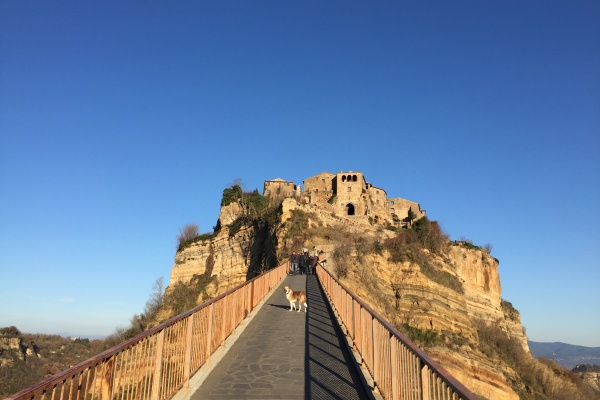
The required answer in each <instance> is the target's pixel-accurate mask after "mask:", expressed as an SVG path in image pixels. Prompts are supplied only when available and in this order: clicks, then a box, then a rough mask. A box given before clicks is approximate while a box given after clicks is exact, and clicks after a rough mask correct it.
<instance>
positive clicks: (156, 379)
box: [150, 329, 165, 400]
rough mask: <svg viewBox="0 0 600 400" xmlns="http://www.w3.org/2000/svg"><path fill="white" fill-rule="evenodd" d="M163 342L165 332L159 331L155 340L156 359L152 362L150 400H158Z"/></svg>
mask: <svg viewBox="0 0 600 400" xmlns="http://www.w3.org/2000/svg"><path fill="white" fill-rule="evenodd" d="M164 342H165V330H164V329H163V330H161V331H160V332H159V333H158V337H157V338H156V359H155V360H154V376H153V378H152V394H151V395H150V398H151V399H152V400H158V399H159V398H160V383H161V381H162V362H163V347H164V346H163V345H164Z"/></svg>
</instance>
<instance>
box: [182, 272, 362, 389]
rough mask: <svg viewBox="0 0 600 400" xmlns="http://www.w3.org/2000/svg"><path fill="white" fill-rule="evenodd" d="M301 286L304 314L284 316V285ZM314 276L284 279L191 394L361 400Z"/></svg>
mask: <svg viewBox="0 0 600 400" xmlns="http://www.w3.org/2000/svg"><path fill="white" fill-rule="evenodd" d="M286 285H287V286H289V287H291V288H292V289H294V290H303V289H304V288H306V293H307V298H308V312H307V313H304V312H300V313H298V312H290V311H288V310H289V302H288V301H287V299H286V298H285V293H284V291H283V287H284V286H286ZM344 340H345V339H344V338H343V336H342V335H341V331H340V328H339V327H338V326H337V323H336V321H335V318H334V316H333V312H332V311H331V308H330V305H329V303H328V302H327V299H326V297H325V294H324V292H323V290H322V288H321V286H320V284H319V282H318V279H317V277H316V276H313V275H309V276H288V277H286V278H285V280H284V281H283V283H282V284H281V285H280V286H279V288H278V289H277V290H276V291H275V293H273V295H272V296H271V297H270V298H269V299H268V300H267V302H266V303H265V306H264V307H263V308H262V309H261V310H260V311H259V312H258V314H257V315H256V316H255V317H254V318H253V319H252V321H250V323H249V324H248V326H247V327H246V329H245V330H244V331H243V332H242V333H241V335H240V337H239V338H238V339H237V341H236V342H235V343H234V344H233V345H232V346H231V348H230V349H229V351H228V352H227V354H226V355H225V357H224V358H223V359H222V360H221V361H220V362H219V363H218V364H217V365H216V366H215V367H214V368H213V370H212V372H211V373H210V374H209V375H208V376H207V378H206V379H205V380H204V382H203V384H202V385H201V386H200V387H199V388H198V390H197V391H196V392H195V393H194V394H193V395H192V397H191V398H192V400H200V399H259V398H260V399H364V398H366V397H367V392H366V390H365V388H364V386H363V384H362V380H361V378H360V375H359V374H358V372H357V371H356V369H355V367H354V363H353V360H352V358H351V355H350V354H349V352H348V350H347V348H346V346H345V344H344V342H343V341H344Z"/></svg>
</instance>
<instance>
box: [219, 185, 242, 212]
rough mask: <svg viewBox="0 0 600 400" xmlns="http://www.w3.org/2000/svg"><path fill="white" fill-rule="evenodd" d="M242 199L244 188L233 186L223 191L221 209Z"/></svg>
mask: <svg viewBox="0 0 600 400" xmlns="http://www.w3.org/2000/svg"><path fill="white" fill-rule="evenodd" d="M241 198H242V187H241V186H240V185H233V186H231V187H228V188H225V189H223V197H222V199H221V207H224V206H228V205H230V204H231V203H233V202H235V201H238V200H239V199H241Z"/></svg>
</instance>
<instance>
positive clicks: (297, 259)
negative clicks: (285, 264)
mask: <svg viewBox="0 0 600 400" xmlns="http://www.w3.org/2000/svg"><path fill="white" fill-rule="evenodd" d="M318 262H319V255H318V254H316V252H315V255H314V256H310V255H309V254H308V250H306V251H303V252H300V253H296V252H295V251H292V254H291V255H290V275H296V274H298V273H299V274H300V275H304V274H307V275H314V273H315V270H316V268H317V263H318Z"/></svg>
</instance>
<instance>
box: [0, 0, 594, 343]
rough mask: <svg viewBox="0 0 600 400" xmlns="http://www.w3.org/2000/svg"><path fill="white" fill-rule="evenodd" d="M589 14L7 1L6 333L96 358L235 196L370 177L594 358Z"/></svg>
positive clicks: (0, 132)
mask: <svg viewBox="0 0 600 400" xmlns="http://www.w3.org/2000/svg"><path fill="white" fill-rule="evenodd" d="M599 20H600V3H599V2H597V1H569V2H567V1H557V2H546V1H530V2H521V1H502V2H481V1H458V2H378V3H369V4H367V3H364V2H347V1H344V2H341V1H340V2H338V1H330V2H313V1H305V2H291V1H278V2H275V1H266V2H265V1H253V2H248V1H241V2H238V1H227V2H191V1H190V2H188V1H180V2H176V3H175V4H174V3H173V2H156V1H144V2H140V1H132V2H117V1H102V2H93V1H87V2H63V1H53V2H41V1H37V2H36V1H6V0H0V326H8V325H16V326H17V327H18V328H19V329H21V330H22V331H25V332H40V333H63V334H70V335H72V336H79V335H81V336H96V335H105V334H109V333H111V332H113V331H114V329H115V328H116V327H117V326H126V325H127V324H128V322H129V319H130V317H131V316H132V315H133V314H135V313H140V312H142V311H143V308H144V304H145V302H146V300H147V299H148V297H149V295H150V293H151V291H152V286H153V284H154V282H155V281H156V279H157V278H159V277H163V278H164V279H165V282H166V283H168V277H169V273H170V270H171V267H172V265H173V259H174V255H175V246H176V243H175V236H176V234H177V233H178V231H179V228H180V227H182V226H183V225H185V224H187V223H197V224H198V225H199V226H200V230H201V231H202V232H208V231H212V227H213V226H214V225H215V224H216V221H217V218H218V212H219V202H220V199H221V195H222V191H223V189H224V188H225V187H227V186H228V185H229V184H231V183H232V182H234V181H235V180H236V179H241V180H242V181H243V182H244V184H245V187H246V189H248V190H253V189H255V188H257V189H258V190H259V191H262V185H263V181H264V180H270V179H274V178H283V179H286V180H292V181H294V182H296V183H299V184H301V183H302V180H303V179H305V178H308V177H310V176H313V175H315V174H317V173H320V172H322V171H329V172H333V173H335V172H339V171H350V170H352V171H362V172H363V173H364V174H365V177H366V179H367V180H368V181H369V182H371V183H372V184H373V185H375V186H378V187H381V188H384V189H385V190H386V191H387V193H388V195H389V196H390V197H403V198H407V199H410V200H413V201H417V202H419V203H420V204H421V206H422V208H424V209H426V210H427V213H428V216H429V217H430V218H431V219H435V220H438V221H439V222H440V223H441V225H442V226H443V228H444V229H445V231H446V232H447V233H448V234H449V235H450V236H451V238H453V239H461V238H467V239H470V240H472V241H473V242H474V243H475V244H479V245H485V244H487V243H489V244H491V245H492V246H493V250H492V254H493V255H494V256H495V257H496V258H498V259H499V260H500V267H499V268H500V276H501V281H502V287H503V292H502V297H503V298H504V299H506V300H508V301H511V302H512V303H513V305H514V306H515V307H516V308H517V309H518V310H519V311H520V312H521V315H522V322H523V325H524V326H525V327H526V329H527V334H528V336H529V338H530V339H531V340H535V341H542V342H553V341H562V342H567V343H571V344H579V345H585V346H600V311H598V305H599V304H600V290H599V287H600V261H599V260H600V234H599V231H600V229H599V226H600V212H599V206H600V179H599V178H600V176H599V175H600V157H598V154H599V151H600V67H599V66H600V25H599V24H598V21H599Z"/></svg>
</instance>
